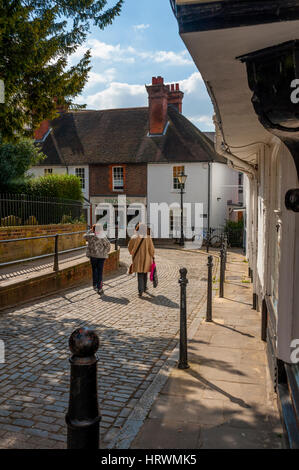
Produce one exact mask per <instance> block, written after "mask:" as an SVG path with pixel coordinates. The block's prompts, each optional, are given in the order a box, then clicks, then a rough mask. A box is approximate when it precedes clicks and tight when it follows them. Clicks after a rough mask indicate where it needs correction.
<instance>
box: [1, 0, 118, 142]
mask: <svg viewBox="0 0 299 470" xmlns="http://www.w3.org/2000/svg"><path fill="white" fill-rule="evenodd" d="M106 4H107V0H0V79H2V80H3V81H4V84H5V103H4V104H0V132H1V134H2V137H3V140H4V141H12V140H17V139H18V138H19V137H20V136H25V135H27V136H32V135H33V132H34V130H35V129H37V128H38V127H39V124H40V123H41V122H42V121H43V120H44V119H53V118H55V117H57V105H58V106H63V107H68V108H72V107H74V108H78V107H80V106H75V105H74V98H75V97H76V96H77V95H78V94H80V92H81V91H82V89H83V87H84V85H85V84H86V82H87V80H88V72H89V71H90V68H91V67H90V51H87V52H86V53H85V54H84V56H83V57H82V59H81V60H80V61H79V62H78V63H77V64H76V65H72V66H68V63H69V58H70V56H71V55H72V54H73V53H74V52H75V51H76V50H77V48H78V47H79V46H80V45H81V44H83V43H84V41H85V40H86V36H87V33H88V31H89V28H90V24H91V23H93V24H95V25H96V26H98V27H99V28H101V29H103V28H104V27H105V26H107V25H108V24H110V23H111V22H112V21H113V19H114V18H115V16H116V15H119V13H120V10H121V6H122V4H123V0H119V1H117V2H116V4H115V5H114V6H113V7H112V8H107V9H106V10H105V6H106Z"/></svg>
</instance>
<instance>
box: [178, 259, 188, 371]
mask: <svg viewBox="0 0 299 470" xmlns="http://www.w3.org/2000/svg"><path fill="white" fill-rule="evenodd" d="M180 276H181V277H180V279H179V284H180V286H181V299H180V359H179V364H178V368H179V369H188V368H189V365H188V353H187V305H186V304H187V302H186V300H187V299H186V286H187V284H188V279H187V269H186V268H181V269H180Z"/></svg>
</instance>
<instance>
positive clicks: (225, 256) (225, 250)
mask: <svg viewBox="0 0 299 470" xmlns="http://www.w3.org/2000/svg"><path fill="white" fill-rule="evenodd" d="M226 262H227V234H225V236H224V273H225V271H226Z"/></svg>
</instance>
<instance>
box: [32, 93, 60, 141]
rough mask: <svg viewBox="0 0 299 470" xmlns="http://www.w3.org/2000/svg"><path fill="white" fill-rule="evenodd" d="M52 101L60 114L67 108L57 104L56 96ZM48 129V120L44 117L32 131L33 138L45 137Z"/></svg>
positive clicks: (41, 138)
mask: <svg viewBox="0 0 299 470" xmlns="http://www.w3.org/2000/svg"><path fill="white" fill-rule="evenodd" d="M54 102H55V103H56V110H57V112H58V113H59V114H60V115H61V114H63V113H66V112H67V108H65V107H64V106H61V105H58V104H57V98H56V97H55V98H54ZM49 129H50V121H49V119H45V120H44V121H42V122H41V124H40V126H39V128H38V129H36V130H35V131H34V139H35V140H43V138H44V137H45V135H46V134H47V132H48V131H49Z"/></svg>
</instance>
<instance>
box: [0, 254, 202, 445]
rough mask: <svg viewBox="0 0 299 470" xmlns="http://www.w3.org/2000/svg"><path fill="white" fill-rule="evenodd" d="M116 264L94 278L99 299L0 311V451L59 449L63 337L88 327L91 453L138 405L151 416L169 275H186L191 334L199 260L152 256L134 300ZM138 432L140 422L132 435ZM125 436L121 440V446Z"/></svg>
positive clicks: (173, 306) (171, 303)
mask: <svg viewBox="0 0 299 470" xmlns="http://www.w3.org/2000/svg"><path fill="white" fill-rule="evenodd" d="M120 259H121V262H122V267H121V269H120V271H119V272H118V273H117V274H115V275H113V276H110V277H108V278H106V279H105V280H104V291H105V295H104V296H103V297H99V296H98V295H97V294H96V293H95V292H94V291H93V289H92V288H91V286H89V285H86V286H80V287H78V288H73V289H69V290H66V291H63V292H60V293H58V294H56V295H50V296H48V297H44V298H42V299H40V300H35V301H32V302H29V303H26V304H23V305H21V306H18V307H14V308H10V309H7V310H3V311H1V313H0V339H1V340H2V341H3V342H4V346H5V363H4V364H0V448H14V449H27V448H31V449H36V448H37V449H43V448H51V449H58V448H65V447H66V425H65V414H66V411H67V406H68V399H69V375H70V369H69V362H68V358H69V356H70V353H69V350H68V338H69V336H70V334H71V333H72V332H73V331H74V330H75V329H76V328H78V327H83V326H86V327H90V328H93V329H94V330H95V331H96V332H97V333H98V335H99V337H100V348H99V351H98V353H97V356H98V359H99V361H98V390H99V393H98V396H99V407H100V410H101V414H102V420H101V447H102V448H103V447H117V446H118V445H119V442H120V440H121V439H122V430H123V429H126V423H129V422H130V416H131V415H132V413H134V412H136V410H138V409H140V407H142V403H143V401H144V400H145V399H146V406H143V413H146V412H147V411H148V410H150V409H151V406H152V404H153V402H154V400H155V398H156V396H157V394H158V393H159V392H160V390H161V387H162V386H163V384H164V382H165V381H166V380H167V378H168V376H169V374H170V373H171V370H172V368H173V366H174V360H173V359H172V358H171V357H172V354H173V353H174V350H175V348H176V347H177V344H178V332H179V298H180V296H179V294H180V290H179V284H178V278H179V268H181V267H183V266H184V267H186V268H187V269H188V280H189V284H188V287H187V289H188V328H189V329H190V330H194V332H195V331H196V329H197V326H198V324H199V321H200V317H201V316H202V315H203V311H204V303H205V295H206V276H207V256H206V254H204V253H194V252H188V251H185V252H182V251H180V250H175V249H168V248H163V249H162V248H161V249H157V252H156V262H157V267H158V276H159V286H158V287H157V289H153V287H152V286H150V288H149V294H145V295H144V297H143V298H141V299H140V298H139V297H138V295H137V279H136V277H134V276H128V275H127V273H126V271H127V267H128V265H129V263H130V258H129V255H128V252H127V250H126V248H122V249H121V256H120ZM46 269H51V266H49V267H46ZM24 275H26V276H28V275H29V273H28V272H26V273H24ZM34 275H35V271H34V272H33V273H32V276H34ZM4 282H11V277H10V279H9V280H8V279H7V280H6V281H4ZM145 417H146V416H144V419H145ZM142 424H143V418H142V419H140V420H139V422H138V426H137V427H136V426H135V427H134V429H135V433H137V432H138V430H139V428H140V427H141V425H142ZM134 437H135V435H134V434H132V433H131V435H130V439H131V440H132V439H133V438H134Z"/></svg>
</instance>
